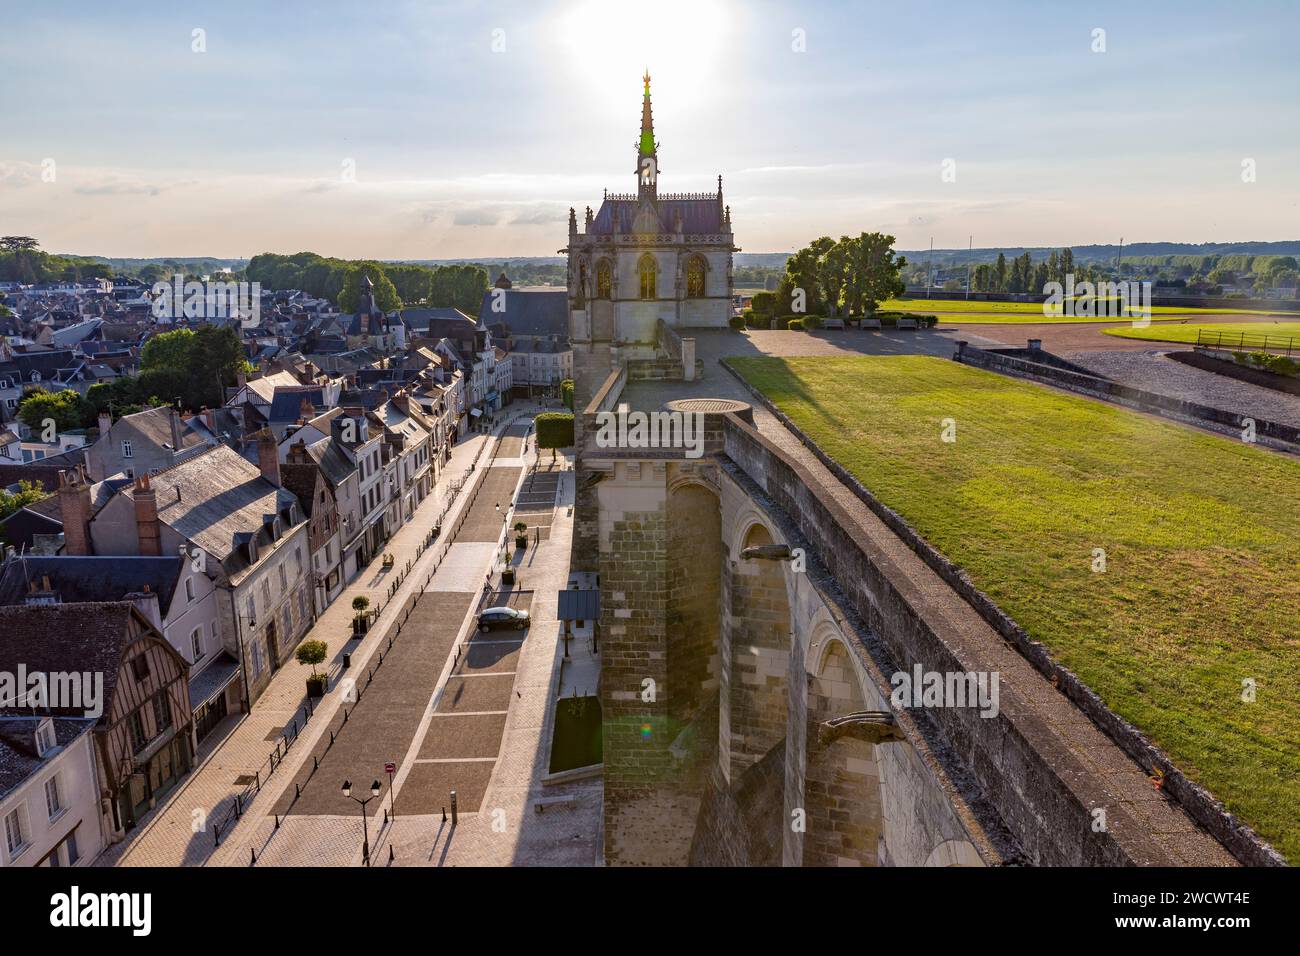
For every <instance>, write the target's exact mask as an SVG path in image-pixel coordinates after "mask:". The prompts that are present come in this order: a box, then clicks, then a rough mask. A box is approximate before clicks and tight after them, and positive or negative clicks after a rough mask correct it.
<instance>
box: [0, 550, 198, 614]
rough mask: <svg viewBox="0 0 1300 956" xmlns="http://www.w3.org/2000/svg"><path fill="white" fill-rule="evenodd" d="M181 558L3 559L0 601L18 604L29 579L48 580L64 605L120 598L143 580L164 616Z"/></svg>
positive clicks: (137, 589) (140, 588)
mask: <svg viewBox="0 0 1300 956" xmlns="http://www.w3.org/2000/svg"><path fill="white" fill-rule="evenodd" d="M183 560H184V559H182V558H181V557H180V555H176V556H174V557H161V558H150V557H129V556H128V557H123V556H114V557H101V556H89V557H77V556H73V555H55V556H50V555H37V556H29V557H26V558H21V559H14V560H12V561H6V562H5V564H4V567H3V569H0V605H13V604H22V603H23V602H24V601H25V600H26V597H27V593H28V589H29V584H28V582H29V581H36V582H38V583H40V582H41V581H42V579H43V578H47V577H48V578H49V579H50V589H51V590H52V591H54V592H55V593H57V594H58V595H59V599H60V600H61V601H62V602H63V603H65V604H78V603H87V602H89V603H97V602H105V601H121V600H124V599H125V598H126V596H127V595H128V594H135V593H138V592H142V591H144V589H145V586H146V585H147V586H148V588H149V590H150V591H152V592H153V593H154V594H157V595H158V609H159V612H160V613H161V614H162V616H163V617H166V616H167V611H168V609H169V608H170V607H171V601H172V597H173V596H174V595H175V593H176V585H177V583H178V582H179V581H180V573H181V569H182V564H183Z"/></svg>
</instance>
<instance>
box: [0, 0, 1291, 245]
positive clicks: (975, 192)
mask: <svg viewBox="0 0 1300 956" xmlns="http://www.w3.org/2000/svg"><path fill="white" fill-rule="evenodd" d="M1085 7H1086V8H1088V9H1087V10H1085V9H1084V8H1085ZM183 11H184V12H183ZM196 30H201V31H205V32H204V33H202V34H198V35H197V36H198V39H196V34H195V31H196ZM1097 30H1104V31H1105V33H1104V38H1102V37H1101V36H1100V35H1099V34H1098V35H1095V31H1097ZM1297 36H1300V4H1296V3H1294V2H1290V0H1279V2H1273V3H1264V2H1250V0H1243V2H1236V3H1233V4H1226V3H1222V2H1218V3H1206V2H1200V0H1176V2H1142V3H1134V2H1132V0H1125V2H1122V3H1087V4H1069V5H1067V4H1064V3H1058V2H1055V0H1029V2H1004V3H998V4H988V3H970V2H956V0H953V2H948V3H939V2H935V3H920V2H905V3H900V2H897V0H891V2H887V3H865V2H863V3H854V2H844V3H810V2H798V3H795V2H762V0H757V2H755V0H652V2H646V0H575V2H567V3H545V2H523V3H488V2H469V0H462V2H414V0H411V2H389V0H371V2H365V3H361V2H355V0H353V2H347V3H343V2H339V3H333V2H320V3H314V4H313V3H296V2H274V3H270V2H264V0H255V2H254V0H250V2H243V0H217V2H211V3H206V2H193V0H189V2H180V0H166V2H152V0H148V2H144V0H141V2H133V3H131V4H105V3H102V2H101V0H85V2H77V3H74V2H62V0H42V2H39V3H32V2H29V0H0V76H3V82H0V131H2V132H0V233H3V234H15V233H16V234H24V235H32V236H35V237H37V238H38V239H39V240H40V241H41V243H42V246H43V247H44V248H45V249H47V250H50V251H56V252H71V253H81V254H97V255H110V256H165V255H185V256H195V255H213V256H231V257H233V256H251V255H254V254H256V253H258V252H263V251H274V252H286V253H287V252H296V251H300V250H304V249H311V250H314V251H316V252H320V253H322V254H326V255H336V256H342V257H362V256H364V257H372V258H387V259H398V258H404V259H417V258H475V257H484V258H486V257H498V256H526V255H553V254H555V251H556V250H557V249H558V248H559V247H561V246H562V245H564V242H565V238H566V224H565V220H566V219H567V213H568V208H569V206H575V207H577V209H578V211H579V216H581V211H582V208H583V207H584V206H585V205H588V204H590V205H591V206H593V207H597V206H599V203H600V198H601V190H602V188H604V187H608V188H609V189H611V190H617V191H620V192H622V191H628V190H631V189H632V188H634V183H635V171H634V167H635V159H636V152H635V142H636V137H637V132H638V129H639V123H640V111H641V81H640V76H641V73H642V71H643V69H645V68H646V67H648V68H649V70H650V73H651V76H652V78H653V80H652V95H653V101H654V116H655V132H656V134H657V136H658V139H659V140H660V143H661V148H660V154H659V159H660V170H661V177H662V178H661V180H660V189H661V190H668V191H674V192H675V191H694V190H706V189H713V188H716V177H717V175H718V174H719V173H722V175H723V177H724V187H725V189H726V194H727V200H728V202H729V203H730V204H731V207H732V221H733V224H734V228H735V230H736V235H737V242H738V244H739V245H740V246H742V247H743V248H744V250H745V251H747V252H773V251H787V250H792V249H794V248H797V247H798V246H800V245H803V244H805V243H806V242H807V241H809V240H810V239H812V238H814V237H816V236H818V235H822V234H829V235H832V236H838V235H840V234H843V233H857V232H860V231H862V230H882V231H885V232H891V233H893V234H894V235H895V236H897V237H898V241H899V243H898V244H899V246H900V247H902V248H920V247H923V246H926V245H928V244H929V241H930V238H931V237H933V238H934V243H935V246H936V247H964V246H965V245H966V243H967V237H968V235H971V234H974V236H975V245H976V246H977V247H978V246H993V245H1025V246H1037V245H1063V244H1073V245H1081V244H1085V243H1093V242H1115V241H1118V239H1119V238H1120V237H1121V236H1122V237H1124V239H1125V241H1126V242H1129V243H1131V242H1137V241H1148V240H1170V241H1185V242H1203V241H1229V240H1247V239H1256V240H1276V239H1296V238H1300V226H1298V225H1297V200H1298V199H1300V181H1298V176H1300V122H1297V107H1296V95H1297V90H1300V83H1298V82H1297V80H1298V79H1300V67H1298V66H1297V63H1298V62H1300V60H1297V56H1296V52H1295V43H1296V37H1297ZM1102 42H1104V47H1105V52H1094V47H1098V46H1099V45H1100V44H1101V43H1102ZM203 45H205V46H206V50H205V51H204V52H196V50H195V48H196V47H199V46H203ZM801 45H802V52H800V51H799V49H798V48H799V47H800V46H801ZM945 160H951V164H949V165H947V166H946V167H945ZM1247 160H1253V161H1254V165H1253V168H1254V181H1253V182H1243V163H1244V162H1246V161H1247ZM945 168H946V169H947V170H949V171H950V173H951V174H952V175H950V176H949V178H950V179H951V180H952V181H945V178H944V175H943V174H944V171H945ZM50 180H52V181H50Z"/></svg>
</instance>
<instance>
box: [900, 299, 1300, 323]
mask: <svg viewBox="0 0 1300 956" xmlns="http://www.w3.org/2000/svg"><path fill="white" fill-rule="evenodd" d="M880 308H881V309H888V310H902V311H907V312H937V313H942V314H944V319H943V321H944V322H954V323H959V324H962V323H965V324H981V325H1004V324H1014V325H1019V324H1021V323H1029V322H1041V323H1065V322H1114V321H1116V319H1115V317H1114V316H1104V317H1099V318H1091V319H1087V318H1077V317H1075V316H1072V315H1064V316H1063V315H1053V316H1044V315H1043V306H1042V305H1041V304H1040V303H1038V302H977V301H975V300H973V299H972V300H971V301H969V302H968V301H966V300H965V299H889V300H888V301H886V302H883V303H881V305H880ZM946 313H972V314H970V315H960V314H956V315H947V314H946ZM1151 314H1152V315H1273V314H1275V313H1270V312H1259V311H1257V310H1252V309H1193V308H1183V307H1175V306H1168V305H1158V306H1152V308H1151ZM1281 314H1283V315H1290V314H1291V313H1281Z"/></svg>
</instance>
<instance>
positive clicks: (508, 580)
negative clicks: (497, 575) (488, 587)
mask: <svg viewBox="0 0 1300 956" xmlns="http://www.w3.org/2000/svg"><path fill="white" fill-rule="evenodd" d="M501 583H502V584H509V585H512V586H513V585H514V583H515V569H514V568H512V567H510V566H509V565H506V566H505V567H504V568H502V569H501Z"/></svg>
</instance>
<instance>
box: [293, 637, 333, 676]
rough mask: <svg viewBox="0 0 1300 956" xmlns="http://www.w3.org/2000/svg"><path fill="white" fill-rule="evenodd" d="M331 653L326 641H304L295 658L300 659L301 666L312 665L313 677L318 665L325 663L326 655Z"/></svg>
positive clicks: (299, 646)
mask: <svg viewBox="0 0 1300 956" xmlns="http://www.w3.org/2000/svg"><path fill="white" fill-rule="evenodd" d="M328 653H329V645H328V644H326V643H325V642H324V641H316V640H312V641H303V642H302V643H301V644H299V645H298V650H297V652H296V653H295V654H294V657H296V658H297V659H298V663H299V664H310V665H311V676H312V677H315V676H317V675H316V665H317V664H323V663H325V655H326V654H328Z"/></svg>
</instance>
